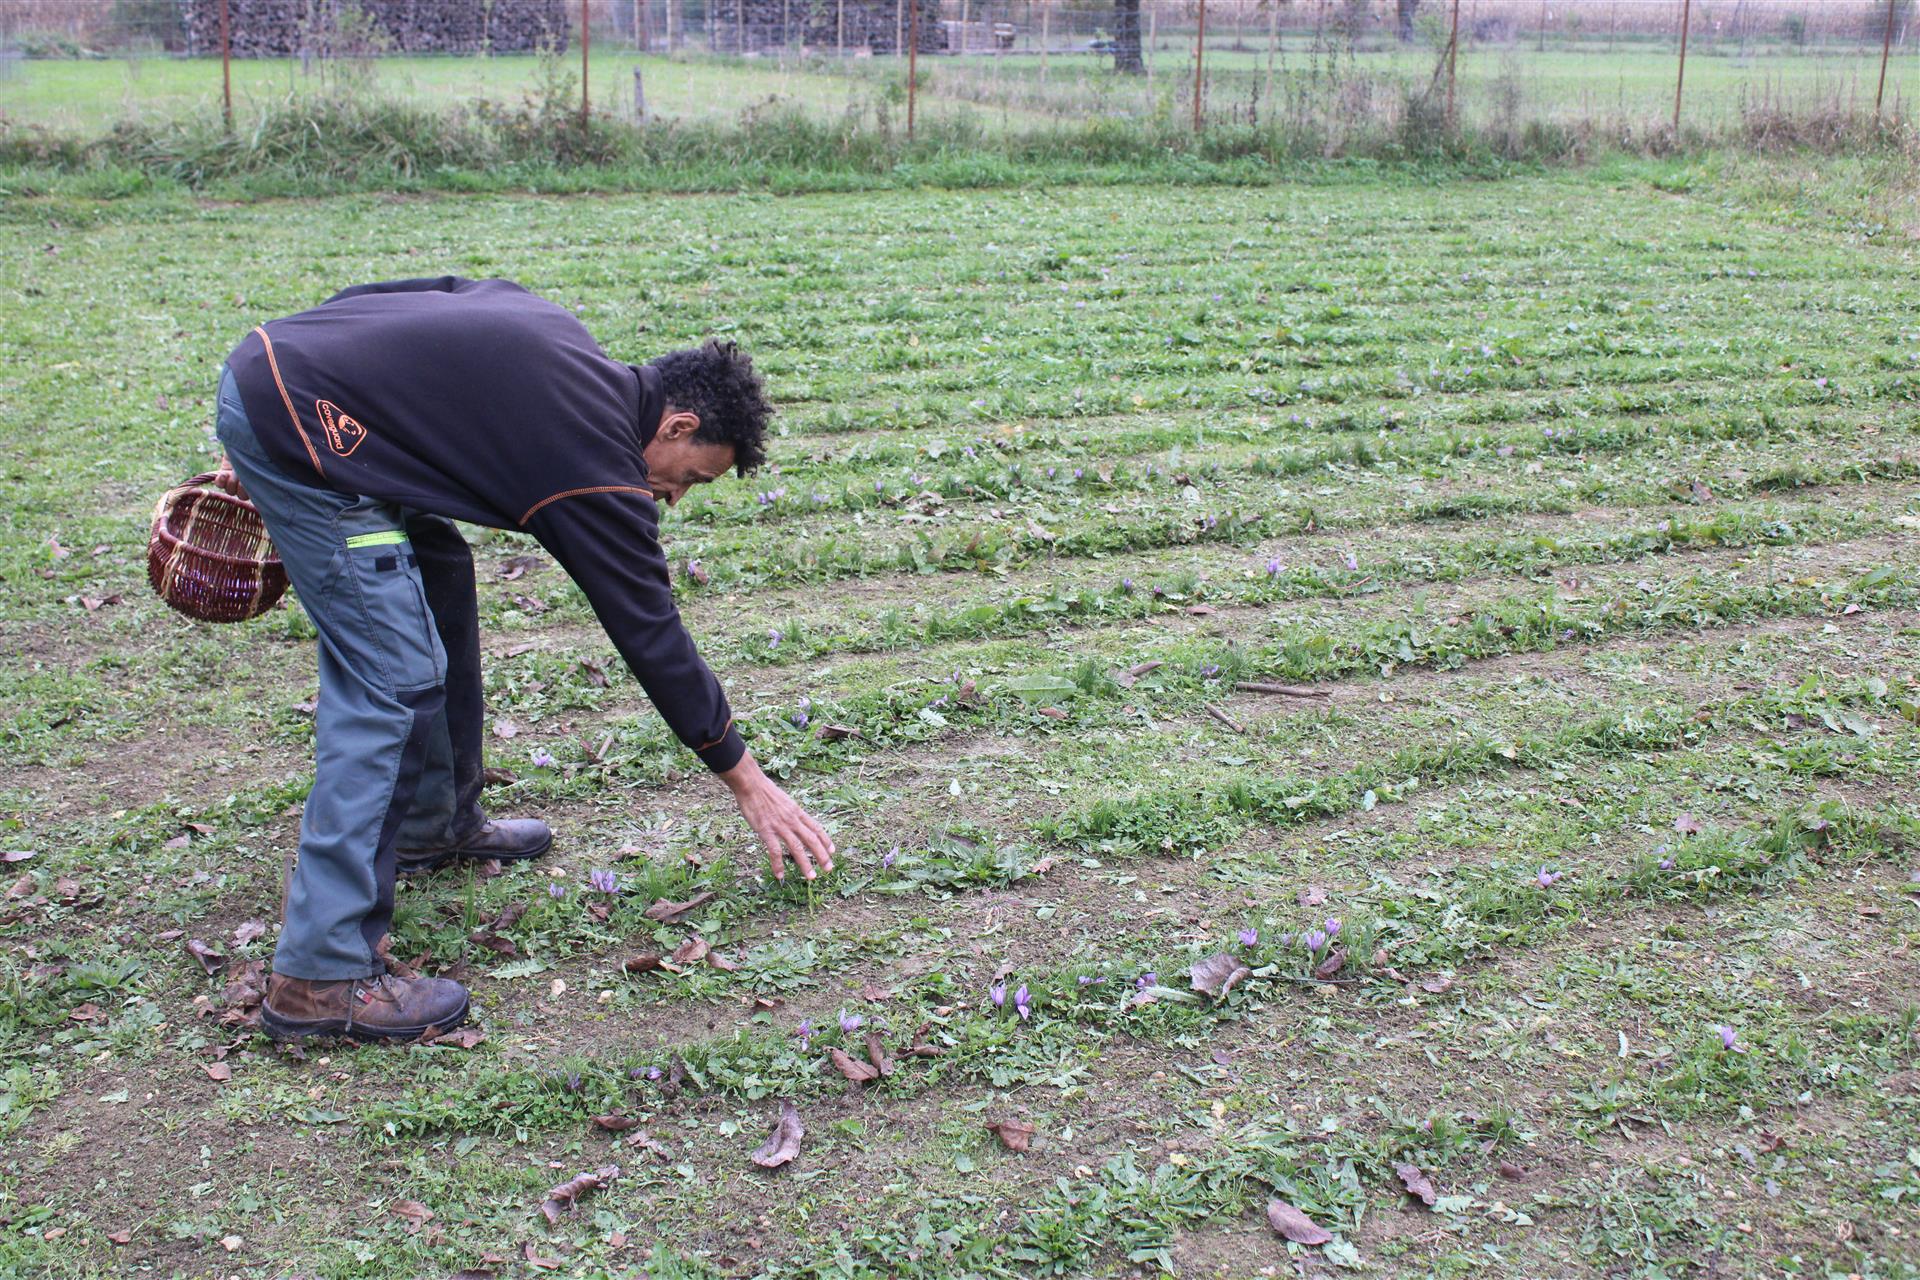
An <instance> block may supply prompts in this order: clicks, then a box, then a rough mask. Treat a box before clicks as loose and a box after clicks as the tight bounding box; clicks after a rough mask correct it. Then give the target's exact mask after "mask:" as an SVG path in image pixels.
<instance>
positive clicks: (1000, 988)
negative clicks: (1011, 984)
mask: <svg viewBox="0 0 1920 1280" xmlns="http://www.w3.org/2000/svg"><path fill="white" fill-rule="evenodd" d="M987 999H989V1000H991V1001H993V1007H994V1008H996V1009H1003V1008H1005V1007H1006V1004H1007V984H1006V982H1005V981H1004V980H1002V981H1000V982H996V983H994V984H993V985H992V986H990V987H988V988H987Z"/></svg>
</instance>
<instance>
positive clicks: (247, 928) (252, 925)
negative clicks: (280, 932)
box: [233, 920, 267, 947]
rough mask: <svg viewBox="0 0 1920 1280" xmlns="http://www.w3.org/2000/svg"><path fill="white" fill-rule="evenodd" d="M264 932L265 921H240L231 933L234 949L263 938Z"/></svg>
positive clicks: (265, 928)
mask: <svg viewBox="0 0 1920 1280" xmlns="http://www.w3.org/2000/svg"><path fill="white" fill-rule="evenodd" d="M266 932H267V922H266V921H264V920H242V921H241V922H240V924H239V925H238V926H237V927H236V928H235V929H234V931H233V945H234V946H236V947H244V946H246V945H247V944H248V943H249V942H252V941H253V940H254V939H255V938H258V937H262V936H264V935H265V933H266Z"/></svg>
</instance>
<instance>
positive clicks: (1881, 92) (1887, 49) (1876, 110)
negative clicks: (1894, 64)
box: [1873, 0, 1894, 124]
mask: <svg viewBox="0 0 1920 1280" xmlns="http://www.w3.org/2000/svg"><path fill="white" fill-rule="evenodd" d="M1893 4H1894V0H1887V32H1886V34H1885V35H1883V36H1881V37H1880V87H1879V88H1878V89H1876V90H1874V94H1873V122H1874V123H1875V124H1878V123H1880V103H1881V100H1882V99H1884V98H1885V97H1886V96H1887V55H1888V54H1889V53H1891V52H1893Z"/></svg>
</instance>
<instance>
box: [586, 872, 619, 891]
mask: <svg viewBox="0 0 1920 1280" xmlns="http://www.w3.org/2000/svg"><path fill="white" fill-rule="evenodd" d="M587 880H588V881H589V882H590V883H591V884H592V885H593V887H594V888H595V889H596V890H598V891H599V892H601V893H605V894H612V893H615V892H617V891H618V890H619V888H620V877H618V876H616V875H614V874H613V872H611V871H608V870H606V869H604V868H602V869H600V870H598V871H592V872H589V873H588V874H587Z"/></svg>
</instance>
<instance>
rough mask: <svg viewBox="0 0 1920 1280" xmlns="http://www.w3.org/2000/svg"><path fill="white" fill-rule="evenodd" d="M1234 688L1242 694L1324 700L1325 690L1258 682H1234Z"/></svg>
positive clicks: (1298, 685) (1307, 686) (1302, 685)
mask: <svg viewBox="0 0 1920 1280" xmlns="http://www.w3.org/2000/svg"><path fill="white" fill-rule="evenodd" d="M1233 687H1234V688H1236V689H1238V690H1240V691H1241V692H1242V693H1271V694H1274V695H1276V696H1278V697H1282V698H1324V697H1326V696H1327V691H1326V690H1325V689H1315V688H1313V687H1312V686H1310V685H1304V684H1265V683H1263V682H1261V681H1259V680H1236V681H1235V682H1234V685H1233Z"/></svg>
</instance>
